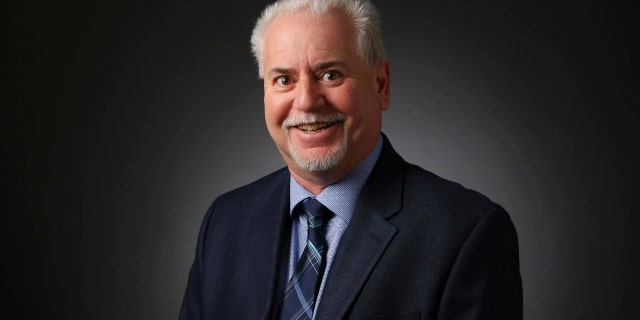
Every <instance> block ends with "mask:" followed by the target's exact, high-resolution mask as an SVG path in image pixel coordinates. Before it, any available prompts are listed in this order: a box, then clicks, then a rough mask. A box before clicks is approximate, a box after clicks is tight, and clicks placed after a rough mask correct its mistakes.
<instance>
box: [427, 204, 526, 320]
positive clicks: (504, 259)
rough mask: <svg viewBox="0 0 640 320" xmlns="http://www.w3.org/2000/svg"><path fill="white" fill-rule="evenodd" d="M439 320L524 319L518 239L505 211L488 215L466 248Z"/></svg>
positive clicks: (454, 270) (453, 272) (450, 280)
mask: <svg viewBox="0 0 640 320" xmlns="http://www.w3.org/2000/svg"><path fill="white" fill-rule="evenodd" d="M438 319H441V320H445V319H447V320H451V319H474V320H478V319H492V320H500V319H505V320H506V319H509V320H511V319H522V280H521V278H520V262H519V255H518V238H517V235H516V230H515V227H514V225H513V223H512V222H511V219H510V218H509V215H508V214H507V212H506V211H504V209H502V208H495V209H493V210H491V211H489V212H488V213H487V214H485V216H484V217H483V218H482V219H481V220H480V221H479V223H478V224H477V225H476V227H475V228H474V229H473V231H472V232H471V233H470V234H469V236H468V238H467V240H466V241H465V243H464V244H463V246H462V248H461V250H460V252H459V254H458V257H457V258H456V261H455V263H454V265H453V268H452V270H451V273H450V275H449V278H448V280H447V284H446V287H445V290H444V292H443V296H442V299H441V304H440V311H439V316H438Z"/></svg>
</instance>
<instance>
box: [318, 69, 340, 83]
mask: <svg viewBox="0 0 640 320" xmlns="http://www.w3.org/2000/svg"><path fill="white" fill-rule="evenodd" d="M340 78H342V73H340V72H338V71H335V70H329V71H327V72H325V73H323V74H322V80H323V81H330V82H331V81H336V80H338V79H340Z"/></svg>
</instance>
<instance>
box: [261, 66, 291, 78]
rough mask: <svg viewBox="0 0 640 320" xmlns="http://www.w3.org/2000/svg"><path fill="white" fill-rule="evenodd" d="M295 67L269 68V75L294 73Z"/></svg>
mask: <svg viewBox="0 0 640 320" xmlns="http://www.w3.org/2000/svg"><path fill="white" fill-rule="evenodd" d="M294 70H295V69H293V68H273V69H271V70H269V72H267V75H268V76H269V77H273V76H276V75H281V74H291V73H293V71H294Z"/></svg>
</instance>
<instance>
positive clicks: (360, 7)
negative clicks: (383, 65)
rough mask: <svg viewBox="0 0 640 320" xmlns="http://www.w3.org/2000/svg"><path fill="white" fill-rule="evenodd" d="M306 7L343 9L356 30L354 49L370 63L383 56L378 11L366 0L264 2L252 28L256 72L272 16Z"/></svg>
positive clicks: (318, 11) (322, 11)
mask: <svg viewBox="0 0 640 320" xmlns="http://www.w3.org/2000/svg"><path fill="white" fill-rule="evenodd" d="M301 10H308V11H310V12H312V13H314V14H315V15H317V16H322V15H327V14H329V13H330V12H331V11H333V10H343V11H344V12H346V13H347V14H348V16H349V17H350V19H351V21H352V23H353V26H354V28H355V30H356V39H355V40H356V48H355V49H356V53H357V54H358V55H359V56H360V57H361V58H362V59H363V60H364V61H365V62H366V63H367V64H368V65H369V66H370V67H375V66H376V65H377V64H378V63H379V62H380V61H381V60H384V59H386V55H385V52H384V45H383V44H382V35H381V31H380V14H379V13H378V10H377V9H376V8H375V7H374V6H373V5H372V4H371V3H370V2H369V1H367V0H280V1H276V2H274V3H272V4H271V5H269V6H267V7H266V8H265V9H264V11H262V14H261V15H260V18H258V21H256V24H255V26H254V28H253V33H252V34H251V51H252V52H253V55H254V57H255V59H256V62H257V63H258V76H259V77H261V78H262V76H263V72H264V62H263V54H264V38H265V33H266V31H267V28H268V27H269V26H270V25H271V23H272V22H273V20H275V19H276V18H277V17H279V16H281V15H282V14H284V13H289V12H296V11H301Z"/></svg>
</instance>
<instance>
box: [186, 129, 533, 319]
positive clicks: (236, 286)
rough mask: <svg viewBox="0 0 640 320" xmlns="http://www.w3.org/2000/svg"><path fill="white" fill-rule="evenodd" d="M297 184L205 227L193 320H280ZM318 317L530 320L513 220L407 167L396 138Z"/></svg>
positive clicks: (189, 302)
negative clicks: (293, 191)
mask: <svg viewBox="0 0 640 320" xmlns="http://www.w3.org/2000/svg"><path fill="white" fill-rule="evenodd" d="M289 177H290V176H289V172H288V170H287V169H286V168H285V169H281V170H279V171H276V172H274V173H272V174H270V175H269V176H266V177H264V178H262V179H260V180H258V181H256V182H253V183H251V184H249V185H247V186H244V187H241V188H239V189H236V190H234V191H231V192H229V193H226V194H224V195H222V196H220V197H219V198H218V199H216V200H215V202H214V203H213V204H212V206H211V208H210V209H209V210H208V211H207V213H206V215H205V217H204V221H203V223H202V226H201V229H200V234H199V237H198V243H197V248H196V256H195V261H194V263H193V266H192V268H191V271H190V274H189V281H188V284H187V289H186V293H185V296H184V300H183V303H182V308H181V310H180V319H181V320H187V319H189V320H195V319H273V318H274V317H275V316H276V315H277V312H278V308H279V304H280V302H281V300H282V292H283V287H284V285H285V284H286V281H287V279H286V276H285V275H286V271H287V265H288V264H287V263H288V261H287V259H288V258H289V237H290V230H291V229H290V228H291V222H290V219H289V212H288V211H289ZM316 319H318V320H336V319H378V320H380V319H441V320H445V319H492V320H498V319H522V282H521V279H520V270H519V258H518V241H517V236H516V231H515V228H514V226H513V224H512V222H511V220H510V218H509V215H508V214H507V213H506V212H505V210H504V209H502V208H501V207H500V206H498V205H497V204H495V203H493V202H491V201H490V200H489V199H487V198H486V197H484V196H483V195H481V194H479V193H477V192H474V191H471V190H468V189H465V188H463V187H462V186H460V185H459V184H456V183H453V182H450V181H447V180H444V179H442V178H439V177H437V176H436V175H434V174H432V173H430V172H427V171H425V170H423V169H421V168H419V167H417V166H414V165H411V164H409V163H407V162H405V161H404V160H403V159H402V158H401V157H400V156H399V155H398V154H397V153H396V152H395V151H394V150H393V148H392V147H391V145H390V143H389V141H388V140H387V139H386V137H384V146H383V150H382V153H381V155H380V158H379V159H378V162H377V163H376V165H375V167H374V169H373V171H372V173H371V175H370V177H369V179H368V180H367V182H366V184H365V186H364V187H363V189H362V192H361V194H360V196H359V201H358V204H357V207H356V209H355V212H354V215H353V218H352V220H351V222H350V224H349V226H348V228H347V230H346V231H345V233H344V235H343V238H342V241H341V243H340V246H339V248H338V251H337V253H336V256H335V258H334V261H333V266H332V268H331V273H330V274H329V276H328V279H327V282H326V284H325V289H324V293H323V296H322V299H321V301H320V305H319V306H318V311H317V315H316Z"/></svg>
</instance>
